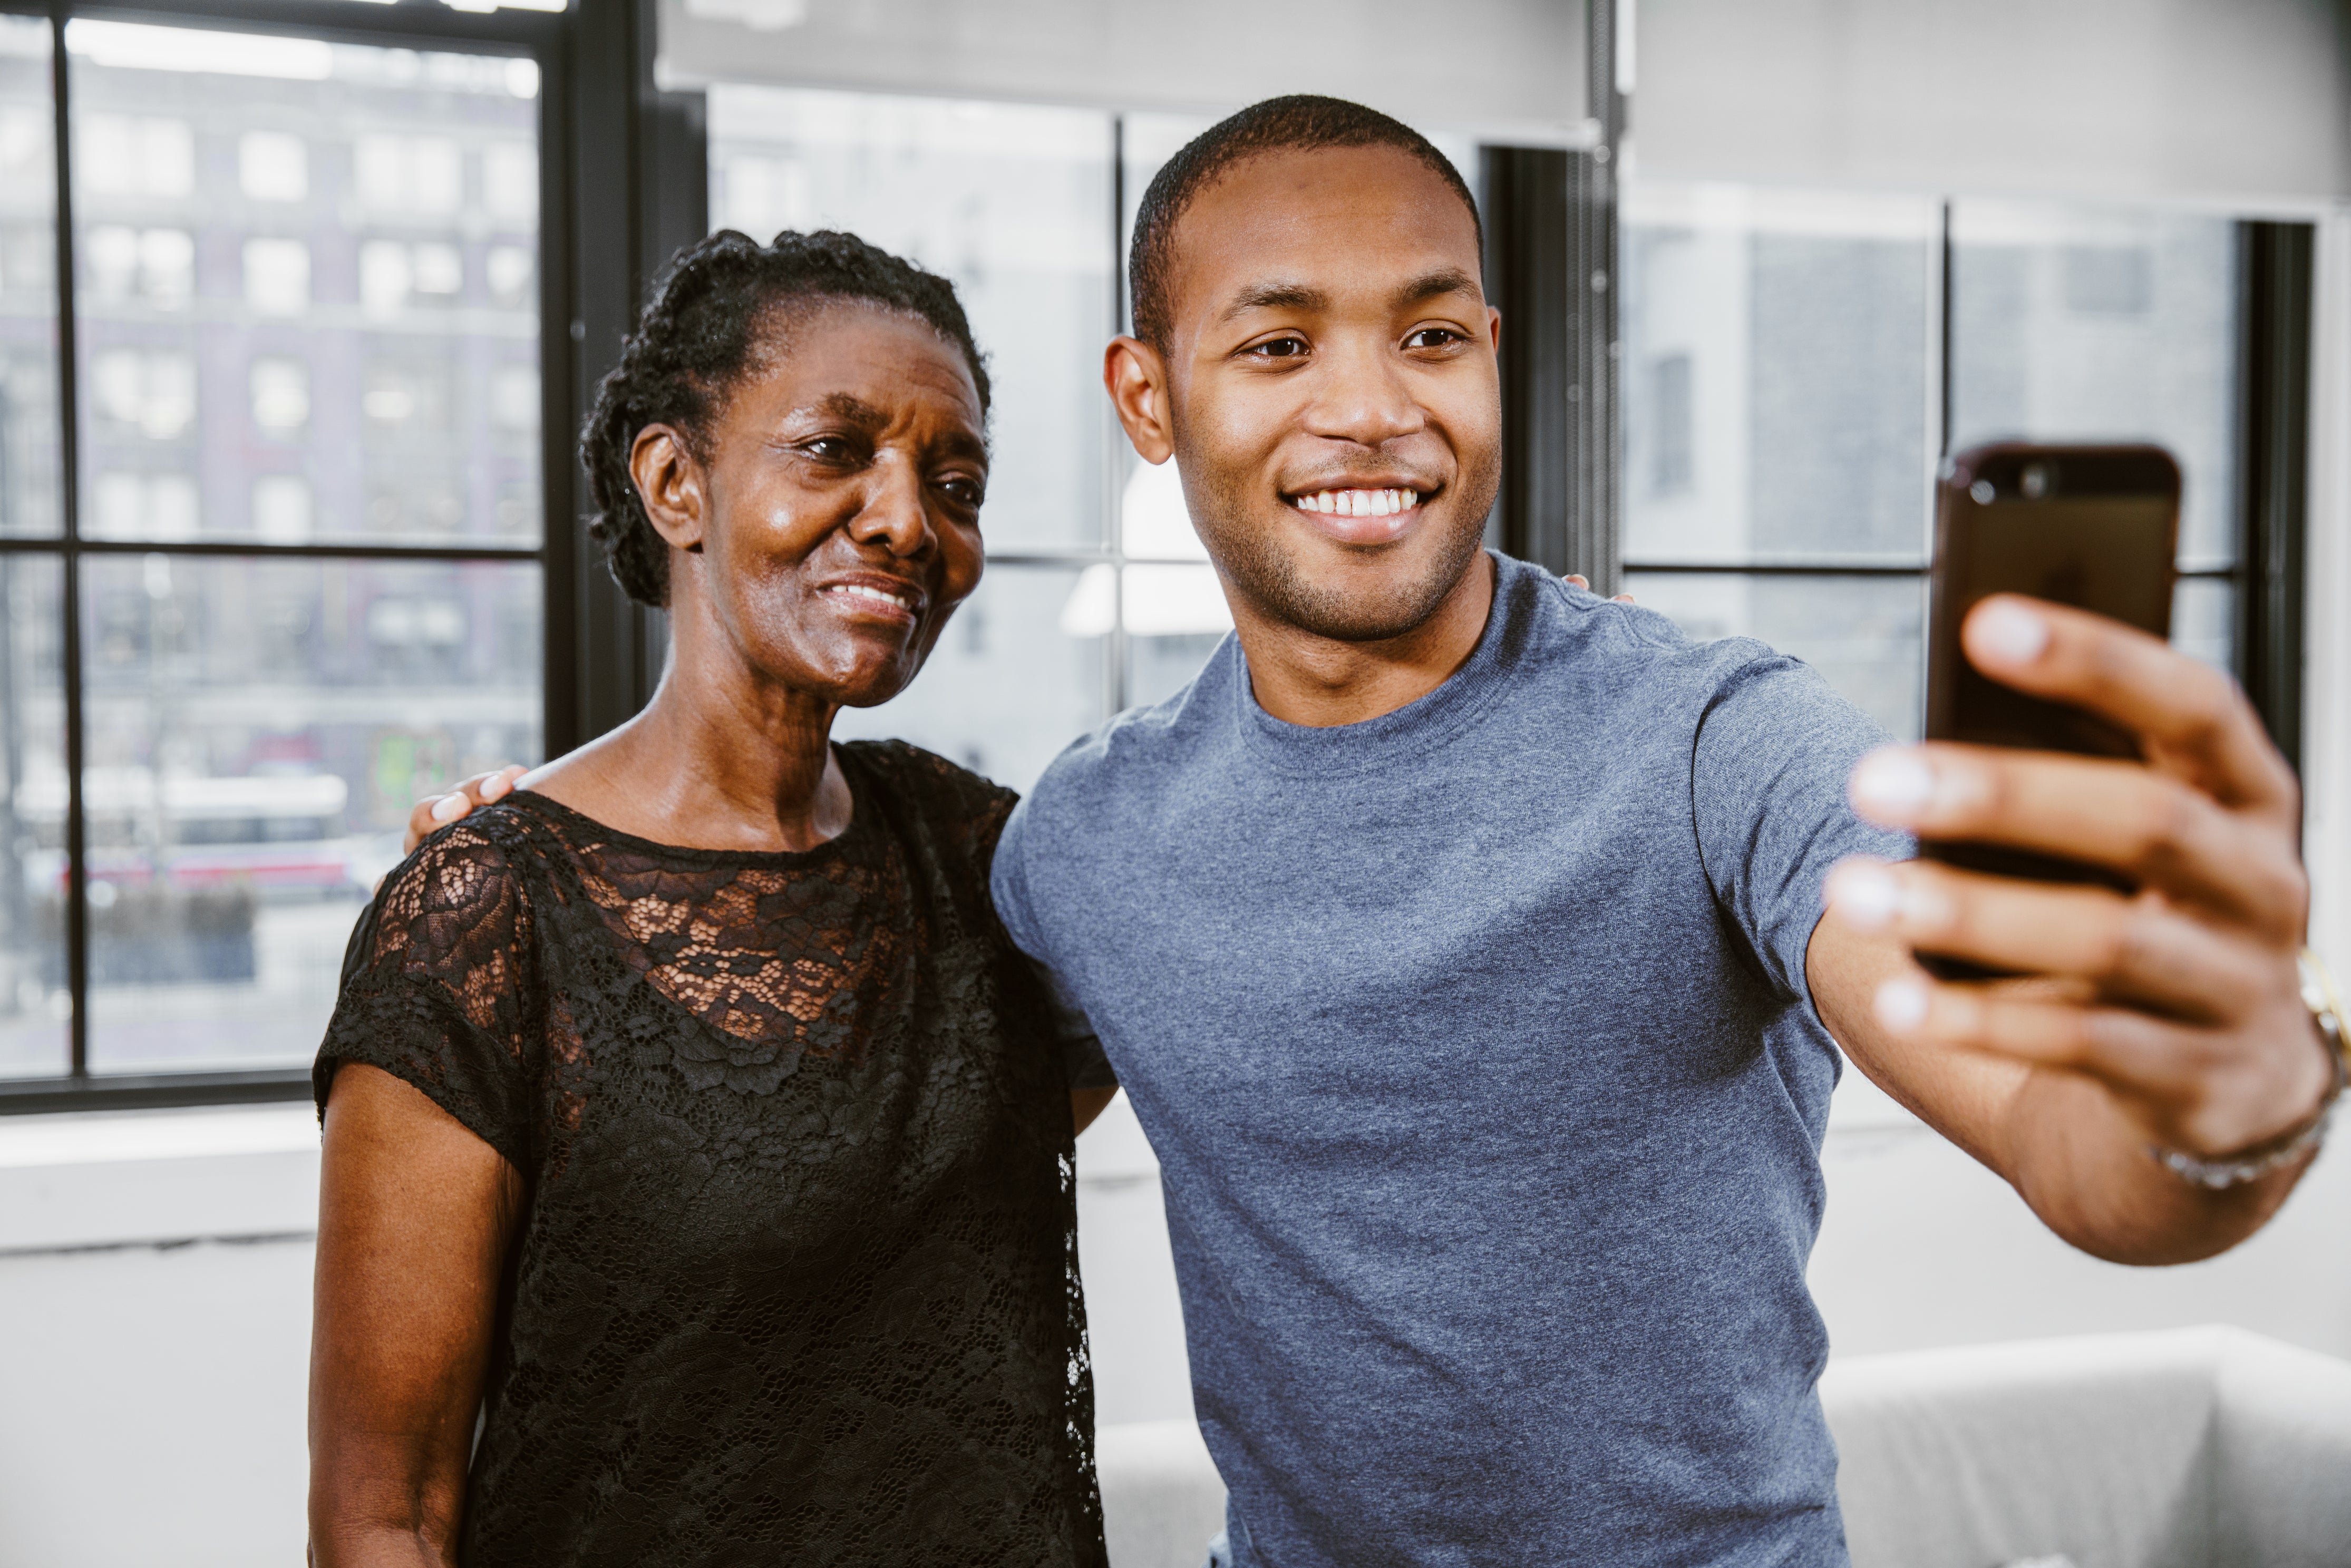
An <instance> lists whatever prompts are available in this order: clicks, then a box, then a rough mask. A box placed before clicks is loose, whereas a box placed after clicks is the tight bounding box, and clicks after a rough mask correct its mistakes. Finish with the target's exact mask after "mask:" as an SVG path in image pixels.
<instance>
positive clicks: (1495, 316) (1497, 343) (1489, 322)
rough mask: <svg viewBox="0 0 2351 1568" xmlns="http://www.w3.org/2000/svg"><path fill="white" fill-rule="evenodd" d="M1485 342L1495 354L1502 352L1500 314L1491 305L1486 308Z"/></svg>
mask: <svg viewBox="0 0 2351 1568" xmlns="http://www.w3.org/2000/svg"><path fill="white" fill-rule="evenodd" d="M1486 341H1487V344H1488V345H1489V347H1490V348H1492V350H1494V352H1495V353H1497V354H1499V353H1500V352H1501V351H1502V313H1501V312H1500V311H1499V310H1497V309H1495V308H1493V307H1492V306H1491V305H1489V306H1487V307H1486Z"/></svg>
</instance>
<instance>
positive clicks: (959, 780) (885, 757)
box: [839, 740, 1020, 865]
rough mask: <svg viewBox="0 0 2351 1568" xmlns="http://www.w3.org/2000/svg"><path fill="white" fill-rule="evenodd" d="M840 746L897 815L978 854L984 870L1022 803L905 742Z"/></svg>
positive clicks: (849, 742) (853, 742)
mask: <svg viewBox="0 0 2351 1568" xmlns="http://www.w3.org/2000/svg"><path fill="white" fill-rule="evenodd" d="M839 745H840V749H841V753H842V755H843V758H844V759H845V760H846V761H847V763H848V765H849V766H851V767H852V768H856V769H857V770H858V771H859V772H860V773H861V774H862V776H863V778H864V780H865V781H866V782H867V783H869V784H870V785H872V787H873V788H875V789H879V790H880V791H881V792H882V793H883V795H884V796H885V797H886V798H887V800H888V806H889V809H890V810H892V812H893V815H898V816H901V817H902V818H904V820H905V821H907V822H908V824H909V825H910V826H914V827H916V828H918V829H919V830H920V831H923V832H925V834H926V835H927V836H932V837H935V838H936V839H938V840H940V841H942V842H944V843H947V844H951V845H954V846H956V847H957V848H960V849H963V850H965V851H967V852H977V854H978V856H979V858H980V861H981V862H982V864H983V865H984V864H985V862H986V861H987V858H988V857H989V856H991V855H992V854H993V853H994V852H995V849H996V841H997V839H998V837H999V836H1000V835H1001V834H1002V833H1003V831H1004V823H1005V820H1006V819H1007V818H1008V817H1010V816H1011V815H1012V808H1013V807H1015V806H1017V805H1019V803H1020V797H1019V793H1018V792H1017V791H1014V790H1011V789H1006V788H1005V787H1004V786H1003V785H1001V784H998V783H997V782H996V781H995V780H994V779H987V778H983V777H982V776H981V775H979V774H977V773H974V772H973V771H972V770H971V769H970V768H961V767H958V766H956V764H955V763H953V762H950V761H948V760H947V759H946V758H944V757H941V756H939V755H938V754H937V753H936V752H933V751H925V750H924V749H923V748H922V747H919V746H911V745H909V744H907V743H906V742H905V741H903V740H847V741H842V742H840V743H839Z"/></svg>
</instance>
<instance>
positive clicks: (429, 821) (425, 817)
mask: <svg viewBox="0 0 2351 1568" xmlns="http://www.w3.org/2000/svg"><path fill="white" fill-rule="evenodd" d="M529 771H530V769H529V768H526V767H524V766H523V765H522V764H521V763H519V762H509V763H507V765H506V766H505V767H504V768H498V769H496V771H495V772H490V773H476V774H475V775H474V776H473V777H472V778H471V779H466V780H465V781H464V782H463V783H461V784H459V785H457V786H456V787H455V788H454V789H450V790H449V791H448V792H447V793H446V794H443V795H427V796H426V797H424V799H423V800H419V801H418V802H416V804H415V806H414V807H413V809H411V810H410V811H409V813H408V836H407V837H406V838H405V839H403V840H402V841H401V844H400V852H401V853H402V854H404V855H413V854H414V853H415V852H416V846H417V845H419V844H421V843H423V841H425V840H427V839H429V838H431V837H432V836H433V834H434V831H437V830H439V829H442V828H445V827H447V826H448V825H449V824H450V823H452V822H454V821H457V819H459V818H460V817H463V816H464V815H465V813H466V812H468V811H470V810H473V809H474V808H475V807H476V806H486V805H488V804H490V803H491V802H492V801H494V800H504V799H506V797H507V791H509V790H511V789H513V788H514V787H515V780H516V779H519V778H521V777H522V776H523V775H524V774H526V773H528V772H529Z"/></svg>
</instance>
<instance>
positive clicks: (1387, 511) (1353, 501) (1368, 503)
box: [1291, 490, 1420, 517]
mask: <svg viewBox="0 0 2351 1568" xmlns="http://www.w3.org/2000/svg"><path fill="white" fill-rule="evenodd" d="M1291 504H1292V505H1294V506H1295V507H1297V508H1298V509H1299V510H1300V511H1301V512H1323V513H1327V514H1330V515H1332V516H1335V517H1395V516H1396V515H1397V514H1398V513H1400V512H1408V511H1410V510H1412V509H1413V507H1416V506H1418V505H1420V492H1419V491H1417V490H1317V491H1315V492H1314V493H1312V494H1311V495H1307V496H1301V497H1298V499H1297V500H1296V501H1294V502H1293V503H1291Z"/></svg>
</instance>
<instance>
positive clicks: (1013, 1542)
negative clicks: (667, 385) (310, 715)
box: [316, 742, 1104, 1568]
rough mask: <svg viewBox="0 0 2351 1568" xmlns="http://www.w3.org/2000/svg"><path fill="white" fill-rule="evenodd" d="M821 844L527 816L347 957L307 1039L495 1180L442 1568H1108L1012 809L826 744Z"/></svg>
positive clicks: (473, 831) (360, 936) (452, 864)
mask: <svg viewBox="0 0 2351 1568" xmlns="http://www.w3.org/2000/svg"><path fill="white" fill-rule="evenodd" d="M839 753H840V756H841V768H842V771H843V772H844V773H845V774H846V775H847V777H848V779H849V784H850V789H851V792H852V798H853V800H854V809H853V814H852V821H851V825H850V828H849V830H848V831H847V832H845V833H843V834H842V835H841V837H840V838H838V839H835V840H834V841H831V842H830V843H827V844H824V845H821V846H820V847H819V848H817V849H815V850H812V851H810V852H806V853H798V854H783V853H778V854H755V853H714V852H703V851H697V850H686V849H676V848H671V847H667V846H664V845H659V844H654V843H650V842H647V841H643V840H640V839H634V838H631V837H629V836H628V835H626V834H622V833H617V832H614V831H611V830H609V829H606V828H603V827H601V826H599V825H598V824H597V823H595V822H592V821H589V820H588V819H587V818H585V817H582V816H580V814H579V813H578V812H575V811H572V810H568V809H566V808H565V807H562V806H559V805H558V804H556V803H555V802H553V801H551V800H548V799H547V798H545V797H544V796H540V795H534V794H529V793H517V794H516V795H514V796H511V797H509V798H508V800H503V801H500V802H499V803H498V804H496V805H495V806H492V807H489V808H486V809H484V810H476V811H475V812H474V813H473V814H472V815H471V816H469V817H468V818H466V819H465V821H461V822H458V823H455V824H454V825H452V826H451V827H449V828H446V829H444V830H443V831H440V832H438V833H436V834H434V836H433V838H432V839H431V840H430V841H427V842H426V843H425V844H424V845H423V847H422V848H421V849H419V850H418V851H417V852H416V853H415V855H413V857H411V858H410V860H409V861H408V862H407V863H406V864H405V865H403V866H402V868H401V869H400V870H399V871H398V872H397V873H395V874H394V875H393V876H392V877H391V878H390V879H388V880H387V881H386V883H385V884H384V887H383V890H382V892H381V894H380V895H379V896H378V898H377V900H376V903H375V904H374V906H373V907H372V908H371V910H370V912H369V914H368V915H367V917H366V918H364V919H363V920H362V921H361V922H360V926H359V929H358V931H357V933H356V934H355V935H354V936H353V937H352V942H351V951H350V957H349V958H348V960H347V961H346V965H345V970H344V977H343V989H342V998H341V1000H340V1004H339V1005H338V1007H337V1008H336V1010H335V1016H334V1020H333V1022H332V1023H331V1024H330V1025H329V1028H328V1031H327V1038H326V1042H325V1044H324V1045H323V1046H321V1047H320V1049H319V1065H318V1070H317V1074H316V1079H317V1092H318V1097H319V1104H320V1106H321V1107H323V1106H324V1105H325V1103H326V1097H327V1091H328V1088H329V1083H330V1082H331V1081H332V1078H333V1075H334V1071H335V1068H336V1066H337V1064H338V1063H339V1062H341V1061H363V1062H368V1063H371V1064H372V1065H374V1066H377V1067H380V1068H382V1069H383V1070H385V1071H388V1072H391V1073H393V1074H395V1075H397V1076H398V1077H400V1078H402V1079H405V1080H406V1081H407V1082H411V1083H413V1084H414V1085H416V1087H417V1088H419V1089H421V1090H423V1092H425V1093H426V1094H428V1095H430V1096H432V1098H433V1099H434V1101H435V1102H436V1103H439V1104H440V1105H441V1106H442V1107H443V1108H444V1109H445V1110H447V1111H448V1112H449V1113H450V1114H451V1115H453V1116H455V1118H456V1119H457V1120H458V1121H460V1122H462V1123H463V1124H465V1126H467V1127H469V1128H471V1129H472V1130H473V1131H474V1132H475V1133H476V1134H480V1136H481V1137H482V1138H483V1139H485V1140H486V1142H488V1143H489V1144H490V1145H492V1146H493V1147H495V1148H496V1149H497V1150H498V1151H499V1152H500V1153H501V1154H503V1155H506V1156H507V1159H508V1160H510V1161H512V1162H513V1163H514V1165H515V1166H516V1168H517V1170H519V1171H520V1172H521V1173H522V1174H523V1176H524V1177H525V1178H526V1180H527V1182H528V1188H529V1207H528V1212H527V1214H526V1216H525V1218H524V1219H523V1222H522V1227H521V1230H520V1233H519V1237H518V1241H517V1245H516V1247H515V1248H514V1249H513V1254H512V1257H511V1259H510V1260H509V1263H508V1270H507V1283H506V1291H505V1298H504V1304H503V1307H502V1312H501V1322H500V1323H499V1330H498V1334H497V1340H496V1353H495V1358H494V1361H493V1363H492V1365H491V1368H490V1374H489V1380H488V1385H487V1388H488V1393H487V1397H486V1409H485V1421H484V1425H483V1428H482V1432H481V1436H480V1438H479V1440H478V1442H477V1444H476V1446H475V1452H474V1459H473V1469H472V1476H471V1479H470V1483H469V1489H468V1493H467V1499H466V1505H465V1521H464V1526H463V1537H462V1545H461V1549H460V1552H459V1561H460V1562H461V1563H466V1564H469V1565H483V1568H488V1565H505V1564H526V1563H528V1564H541V1563H545V1564H554V1563H562V1564H566V1565H572V1564H612V1565H614V1568H621V1565H626V1568H646V1565H654V1564H681V1565H683V1564H695V1565H702V1564H713V1565H715V1564H737V1563H740V1564H755V1563H756V1564H763V1565H765V1564H785V1563H790V1564H795V1565H797V1564H819V1563H823V1564H852V1563H873V1564H893V1565H896V1564H915V1563H938V1564H954V1565H956V1568H973V1565H977V1564H983V1563H1002V1564H1008V1565H1009V1564H1019V1565H1020V1568H1037V1565H1039V1564H1064V1563H1067V1564H1086V1565H1089V1568H1098V1565H1100V1564H1102V1563H1103V1561H1104V1559H1103V1553H1102V1521H1101V1506H1100V1503H1099V1501H1098V1500H1097V1497H1096V1493H1095V1487H1094V1477H1093V1460H1092V1433H1093V1391H1092V1377H1091V1375H1090V1373H1089V1370H1088V1366H1087V1359H1086V1343H1085V1308H1084V1302H1083V1300H1082V1297H1081V1292H1080V1290H1079V1284H1078V1267H1077V1233H1076V1207H1075V1201H1074V1186H1073V1175H1074V1172H1073V1166H1072V1159H1071V1123H1070V1111H1069V1095H1068V1093H1067V1088H1068V1084H1069V1080H1070V1076H1071V1075H1070V1074H1069V1073H1068V1072H1066V1071H1065V1070H1064V1067H1063V1065H1062V1063H1061V1060H1060V1059H1059V1058H1058V1057H1057V1056H1056V1055H1055V1054H1054V1051H1053V1047H1052V1045H1051V1043H1050V1041H1051V1038H1052V1031H1051V1028H1050V1023H1049V1021H1048V1018H1047V1012H1046V1009H1047V1008H1048V1006H1049V1004H1048V1002H1047V1000H1046V998H1045V996H1044V994H1043V990H1042V988H1041V987H1040V984H1039V982H1038V981H1037V979H1036V978H1035V977H1034V975H1033V973H1032V971H1030V970H1029V968H1028V967H1027V966H1026V964H1025V961H1024V960H1022V959H1021V958H1020V957H1019V955H1018V953H1017V951H1016V950H1015V949H1014V948H1013V947H1012V946H1011V945H1010V943H1009V941H1008V939H1007V938H1006V937H1005V936H1004V934H1003V930H1002V927H1001V926H1000V925H998V922H997V919H996V916H995V914H994V912H993V909H992V907H991V905H990V904H989V902H988V894H987V869H988V861H989V857H990V856H991V855H992V854H993V853H994V852H995V848H996V841H997V836H998V833H1000V832H1001V831H1002V830H1003V826H1004V821H1005V818H1006V817H1007V816H1008V814H1009V813H1010V811H1011V809H1012V803H1013V796H1012V795H1011V794H1010V793H1009V792H1008V791H1007V790H1003V789H998V788H997V787H996V786H994V785H992V784H989V783H988V782H987V781H986V780H984V779H979V778H977V777H975V776H974V775H972V774H969V773H967V772H965V771H963V770H962V769H960V768H955V767H953V766H951V765H950V764H948V763H946V762H944V761H942V760H941V759H939V758H935V757H933V756H931V755H929V754H928V753H926V752H922V751H917V750H915V749H914V747H908V746H904V745H902V744H899V743H896V742H890V743H883V744H867V743H852V744H849V745H844V746H841V747H839Z"/></svg>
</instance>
